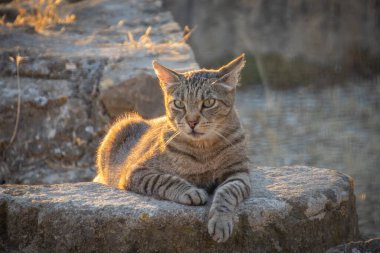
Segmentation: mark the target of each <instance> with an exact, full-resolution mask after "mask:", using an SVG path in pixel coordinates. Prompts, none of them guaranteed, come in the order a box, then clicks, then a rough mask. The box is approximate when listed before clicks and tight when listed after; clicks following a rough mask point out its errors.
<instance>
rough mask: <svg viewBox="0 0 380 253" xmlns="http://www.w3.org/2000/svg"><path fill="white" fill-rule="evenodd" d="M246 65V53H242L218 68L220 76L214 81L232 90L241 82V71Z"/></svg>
mask: <svg viewBox="0 0 380 253" xmlns="http://www.w3.org/2000/svg"><path fill="white" fill-rule="evenodd" d="M244 65H245V55H244V54H241V55H240V56H239V57H237V58H236V59H234V60H233V61H231V62H229V63H228V64H226V65H224V66H223V67H221V68H220V69H218V70H217V72H218V76H219V78H218V79H217V80H216V81H215V82H214V83H217V84H220V85H222V86H223V87H225V88H227V89H228V90H230V91H231V90H233V89H234V88H235V87H236V86H237V85H238V84H239V78H240V72H241V70H242V69H243V67H244Z"/></svg>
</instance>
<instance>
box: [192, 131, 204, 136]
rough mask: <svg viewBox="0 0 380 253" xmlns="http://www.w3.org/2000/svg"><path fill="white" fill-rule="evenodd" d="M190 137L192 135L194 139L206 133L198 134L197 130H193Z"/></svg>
mask: <svg viewBox="0 0 380 253" xmlns="http://www.w3.org/2000/svg"><path fill="white" fill-rule="evenodd" d="M189 135H191V136H193V137H199V136H202V135H204V133H200V132H197V131H195V130H194V129H193V130H191V132H190V133H189Z"/></svg>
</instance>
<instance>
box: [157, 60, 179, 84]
mask: <svg viewBox="0 0 380 253" xmlns="http://www.w3.org/2000/svg"><path fill="white" fill-rule="evenodd" d="M152 65H153V69H154V72H156V75H157V77H158V79H159V80H160V85H161V87H162V89H164V90H165V91H167V90H169V89H171V88H173V87H174V86H176V85H177V84H179V83H180V80H181V74H180V73H177V72H175V71H174V70H171V69H168V68H167V67H164V66H162V65H161V64H159V63H158V62H157V61H153V62H152Z"/></svg>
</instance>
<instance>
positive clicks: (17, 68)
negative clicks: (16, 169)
mask: <svg viewBox="0 0 380 253" xmlns="http://www.w3.org/2000/svg"><path fill="white" fill-rule="evenodd" d="M22 59H23V58H22V57H21V56H20V55H17V56H16V60H15V63H16V75H17V93H18V95H17V112H16V124H15V127H14V129H13V134H12V138H11V140H10V141H9V146H11V145H12V143H13V142H14V141H15V139H16V136H17V132H18V125H19V123H20V112H21V85H20V73H19V68H20V63H21V61H22Z"/></svg>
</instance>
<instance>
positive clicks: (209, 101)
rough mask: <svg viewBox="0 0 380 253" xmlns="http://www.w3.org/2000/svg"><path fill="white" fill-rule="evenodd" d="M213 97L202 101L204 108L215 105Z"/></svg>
mask: <svg viewBox="0 0 380 253" xmlns="http://www.w3.org/2000/svg"><path fill="white" fill-rule="evenodd" d="M215 102H216V101H215V99H213V98H210V99H206V100H205V101H203V107H205V108H210V107H212V106H213V105H215Z"/></svg>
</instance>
